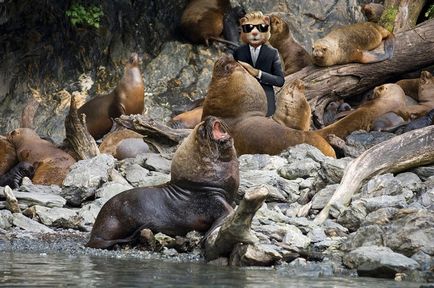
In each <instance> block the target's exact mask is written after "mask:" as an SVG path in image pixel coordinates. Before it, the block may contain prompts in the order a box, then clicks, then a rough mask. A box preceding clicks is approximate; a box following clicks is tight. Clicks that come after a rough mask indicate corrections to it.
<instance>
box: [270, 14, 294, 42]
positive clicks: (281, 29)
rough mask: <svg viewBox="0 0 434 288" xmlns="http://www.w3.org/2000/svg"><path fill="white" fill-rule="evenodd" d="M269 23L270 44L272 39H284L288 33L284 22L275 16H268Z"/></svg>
mask: <svg viewBox="0 0 434 288" xmlns="http://www.w3.org/2000/svg"><path fill="white" fill-rule="evenodd" d="M270 22H271V25H270V26H271V29H270V32H271V38H270V42H272V41H273V39H277V38H280V37H286V36H287V35H288V33H289V26H288V23H286V22H285V20H283V19H282V18H280V17H279V16H277V15H274V14H273V15H271V16H270Z"/></svg>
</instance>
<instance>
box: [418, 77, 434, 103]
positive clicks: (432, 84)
mask: <svg viewBox="0 0 434 288" xmlns="http://www.w3.org/2000/svg"><path fill="white" fill-rule="evenodd" d="M433 96H434V79H433V76H432V74H431V73H429V72H428V71H422V72H421V73H420V80H419V90H418V99H419V100H422V101H430V100H431V99H433V98H432V97H433Z"/></svg>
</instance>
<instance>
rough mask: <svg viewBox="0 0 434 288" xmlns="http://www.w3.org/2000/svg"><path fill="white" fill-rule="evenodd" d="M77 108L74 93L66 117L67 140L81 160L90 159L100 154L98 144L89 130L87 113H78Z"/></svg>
mask: <svg viewBox="0 0 434 288" xmlns="http://www.w3.org/2000/svg"><path fill="white" fill-rule="evenodd" d="M77 109H78V108H77V95H76V94H75V93H72V96H71V106H70V107H69V113H68V115H67V116H66V118H65V134H66V139H65V142H66V143H67V144H68V145H69V146H70V147H71V148H72V149H73V150H74V152H75V153H76V155H77V156H78V157H79V158H80V159H81V160H84V159H90V158H93V157H95V156H97V155H98V154H99V149H98V145H96V142H95V139H93V137H92V135H90V133H89V131H87V126H86V115H85V114H81V115H78V112H77ZM80 159H76V160H80Z"/></svg>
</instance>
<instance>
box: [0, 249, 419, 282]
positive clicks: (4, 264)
mask: <svg viewBox="0 0 434 288" xmlns="http://www.w3.org/2000/svg"><path fill="white" fill-rule="evenodd" d="M0 271H1V272H0V287H267V288H268V287H304V288H307V287H375V288H385V287H406V288H411V287H419V284H417V283H409V282H395V281H392V280H384V279H373V278H299V277H295V275H288V273H285V272H283V271H281V270H276V269H272V268H267V269H264V268H262V269H261V268H253V269H252V268H236V267H221V266H214V265H207V264H198V263H171V262H165V261H161V260H159V261H157V260H141V259H117V258H111V257H97V256H87V255H74V256H71V255H63V254H46V253H41V254H29V253H27V254H24V253H17V252H0Z"/></svg>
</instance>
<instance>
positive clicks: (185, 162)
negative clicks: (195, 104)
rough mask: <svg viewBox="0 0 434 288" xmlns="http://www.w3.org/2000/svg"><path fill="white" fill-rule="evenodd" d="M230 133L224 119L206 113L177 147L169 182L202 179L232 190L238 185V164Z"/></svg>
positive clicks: (186, 181) (211, 185)
mask: <svg viewBox="0 0 434 288" xmlns="http://www.w3.org/2000/svg"><path fill="white" fill-rule="evenodd" d="M238 165H239V164H238V159H237V154H236V151H235V148H234V142H233V139H232V137H231V136H230V135H229V133H228V128H227V126H226V124H225V122H224V121H223V120H221V119H219V118H217V117H214V116H209V117H206V118H205V120H204V121H202V122H201V123H199V124H198V125H196V127H195V128H194V129H193V131H192V132H191V133H190V135H189V136H188V137H187V138H185V139H184V141H183V142H182V143H181V145H180V146H179V148H178V149H177V150H176V152H175V154H174V156H173V159H172V167H171V182H172V183H174V184H179V183H201V185H203V184H204V183H205V184H206V186H207V187H219V188H223V189H224V190H226V191H231V192H232V191H234V190H236V189H238V185H239V167H238Z"/></svg>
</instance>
